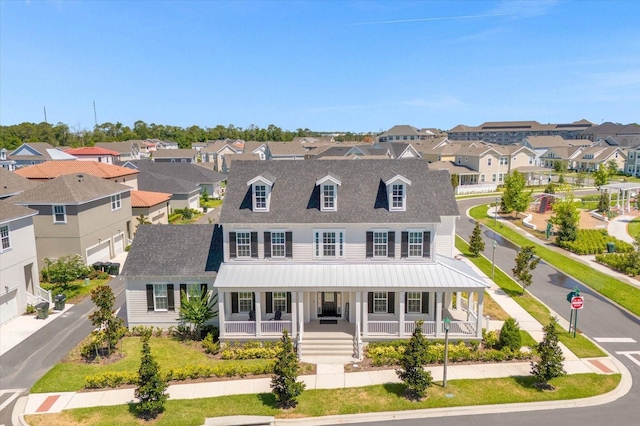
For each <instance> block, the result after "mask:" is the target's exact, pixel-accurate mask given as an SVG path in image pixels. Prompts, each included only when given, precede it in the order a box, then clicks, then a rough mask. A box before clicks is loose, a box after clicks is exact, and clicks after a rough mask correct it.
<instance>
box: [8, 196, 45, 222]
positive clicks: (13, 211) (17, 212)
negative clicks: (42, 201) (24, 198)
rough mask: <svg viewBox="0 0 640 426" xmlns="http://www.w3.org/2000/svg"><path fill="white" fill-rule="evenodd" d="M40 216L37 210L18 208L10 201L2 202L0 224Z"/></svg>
mask: <svg viewBox="0 0 640 426" xmlns="http://www.w3.org/2000/svg"><path fill="white" fill-rule="evenodd" d="M36 214H38V212H37V211H36V210H32V209H30V208H27V207H22V206H16V205H15V204H12V203H10V202H8V201H2V200H0V223H5V222H9V221H10V220H13V219H18V218H21V217H25V216H35V215H36Z"/></svg>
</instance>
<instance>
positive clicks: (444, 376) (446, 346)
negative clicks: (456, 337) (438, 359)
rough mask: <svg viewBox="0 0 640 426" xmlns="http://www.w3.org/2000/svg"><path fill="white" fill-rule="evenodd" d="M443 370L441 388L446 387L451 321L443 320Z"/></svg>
mask: <svg viewBox="0 0 640 426" xmlns="http://www.w3.org/2000/svg"><path fill="white" fill-rule="evenodd" d="M443 322H444V369H443V370H442V387H443V388H446V387H447V360H448V358H449V328H451V320H450V319H449V318H445V319H444V321H443Z"/></svg>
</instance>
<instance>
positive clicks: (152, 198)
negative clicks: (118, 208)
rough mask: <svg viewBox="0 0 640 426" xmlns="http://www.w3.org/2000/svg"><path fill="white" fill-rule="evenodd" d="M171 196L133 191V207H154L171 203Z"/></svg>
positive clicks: (162, 193)
mask: <svg viewBox="0 0 640 426" xmlns="http://www.w3.org/2000/svg"><path fill="white" fill-rule="evenodd" d="M170 198H171V194H167V193H165V192H151V191H135V190H133V191H131V207H134V208H135V207H153V206H156V205H158V204H160V203H163V202H165V201H169V199H170Z"/></svg>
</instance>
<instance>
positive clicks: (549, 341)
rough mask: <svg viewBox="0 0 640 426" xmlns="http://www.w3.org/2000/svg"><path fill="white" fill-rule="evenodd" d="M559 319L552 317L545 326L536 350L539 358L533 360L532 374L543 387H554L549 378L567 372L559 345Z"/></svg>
mask: <svg viewBox="0 0 640 426" xmlns="http://www.w3.org/2000/svg"><path fill="white" fill-rule="evenodd" d="M556 326H557V319H556V318H555V317H551V321H550V322H549V324H547V325H545V326H544V328H543V331H544V337H543V338H542V342H540V343H538V344H537V345H536V347H535V351H536V353H537V355H538V360H537V361H535V362H531V374H532V375H533V376H534V377H535V379H536V385H537V386H538V387H540V388H541V389H554V387H553V386H551V385H550V384H549V380H551V379H554V378H556V377H560V376H563V375H565V374H566V372H565V371H564V366H563V362H564V356H563V355H562V350H561V349H560V347H559V346H558V330H557V329H556Z"/></svg>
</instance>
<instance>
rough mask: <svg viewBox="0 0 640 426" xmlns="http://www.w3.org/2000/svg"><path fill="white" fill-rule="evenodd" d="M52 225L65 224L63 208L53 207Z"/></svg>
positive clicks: (65, 218) (65, 214)
mask: <svg viewBox="0 0 640 426" xmlns="http://www.w3.org/2000/svg"><path fill="white" fill-rule="evenodd" d="M53 223H67V213H66V210H65V206H60V205H58V206H53Z"/></svg>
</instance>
